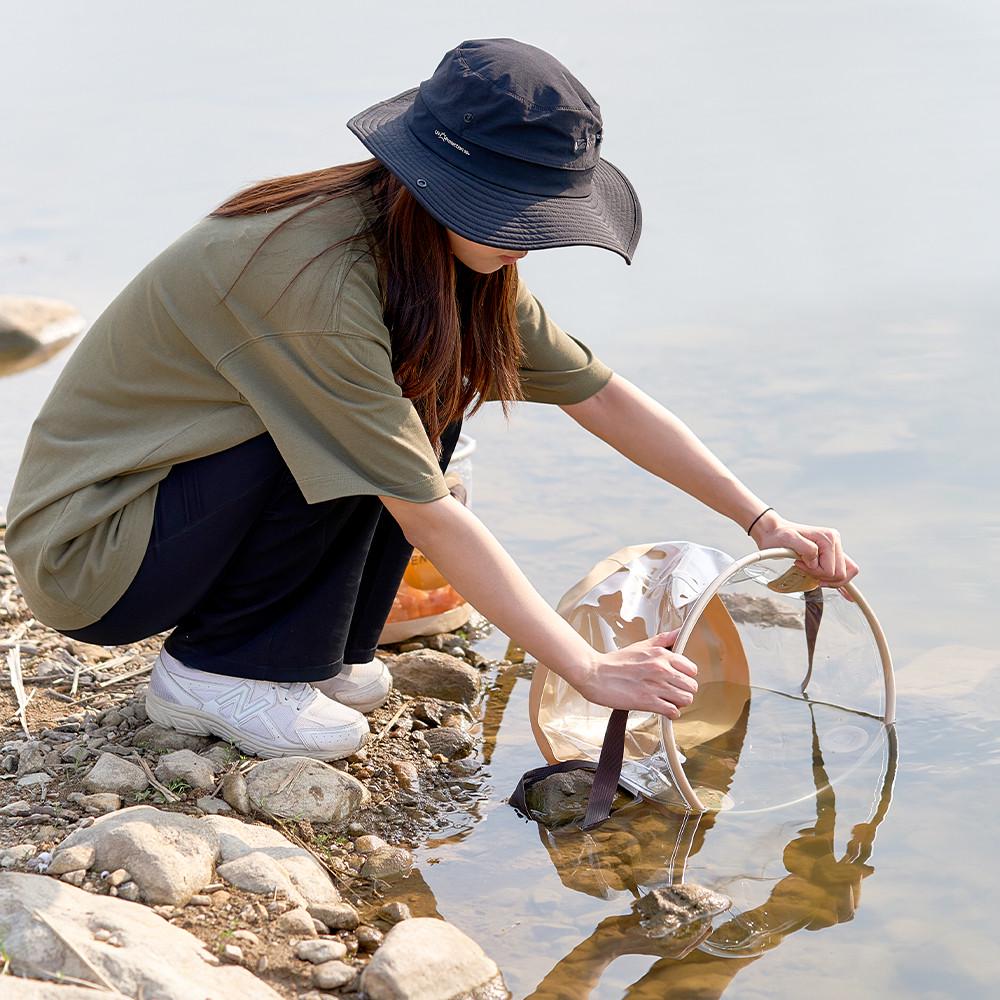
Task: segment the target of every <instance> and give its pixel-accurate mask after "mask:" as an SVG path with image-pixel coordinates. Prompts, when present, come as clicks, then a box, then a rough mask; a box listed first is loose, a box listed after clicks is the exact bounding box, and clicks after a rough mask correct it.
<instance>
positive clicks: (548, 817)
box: [524, 768, 630, 827]
mask: <svg viewBox="0 0 1000 1000" xmlns="http://www.w3.org/2000/svg"><path fill="white" fill-rule="evenodd" d="M593 785H594V772H593V771H586V770H583V769H582V768H581V769H579V770H576V771H561V772H559V773H558V774H550V775H549V776H548V777H547V778H542V780H541V781H536V782H535V783H534V784H533V785H531V787H530V788H528V791H527V794H526V795H525V797H524V798H525V802H526V803H527V806H528V808H529V809H530V810H531V818H532V819H533V820H535V821H537V822H538V823H541V824H542V825H543V826H553V827H556V826H566V825H567V824H569V823H578V822H579V821H580V820H582V819H583V817H584V815H585V814H586V812H587V800H588V799H589V798H590V790H591V788H592V787H593ZM629 801H630V800H629V798H628V796H626V795H623V794H622V793H621V792H618V793H617V794H616V796H615V800H614V802H613V803H612V808H613V809H617V808H618V807H619V806H623V805H626V804H627V803H628V802H629Z"/></svg>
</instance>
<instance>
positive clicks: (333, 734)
mask: <svg viewBox="0 0 1000 1000" xmlns="http://www.w3.org/2000/svg"><path fill="white" fill-rule="evenodd" d="M146 714H147V715H148V716H149V717H150V719H152V720H153V722H156V723H159V724H160V725H161V726H170V727H171V728H172V729H176V730H178V732H182V733H192V734H195V735H199V736H207V735H212V736H220V737H222V738H223V739H225V740H229V741H230V742H231V743H234V744H235V745H236V746H238V747H240V749H242V750H244V751H246V752H247V753H252V754H256V755H257V756H258V757H285V756H294V755H297V754H298V755H301V756H303V757H314V758H316V759H317V760H339V759H340V758H341V757H348V756H350V755H351V754H352V753H355V752H356V751H357V750H358V749H359V748H360V747H361V746H362V744H363V743H364V742H365V740H366V739H367V737H368V732H369V730H368V720H367V719H365V717H364V716H363V715H362V714H361V713H360V712H357V711H355V710H354V709H353V708H350V707H348V706H347V705H343V704H338V703H337V702H335V701H332V700H331V699H329V698H327V697H325V696H324V695H323V694H322V693H321V692H319V691H317V690H316V689H315V688H314V687H312V685H310V684H308V683H306V682H304V681H298V682H296V683H294V684H279V683H277V682H275V681H257V680H250V679H248V678H245V677H227V676H226V675H224V674H213V673H209V672H208V671H205V670H196V669H195V668H194V667H188V666H186V665H185V664H183V663H181V661H180V660H178V659H177V658H176V657H174V656H171V655H170V654H169V653H168V652H167V651H166V650H165V649H161V650H160V655H159V656H158V657H157V658H156V662H155V663H154V664H153V673H152V676H151V678H150V683H149V689H148V691H147V692H146Z"/></svg>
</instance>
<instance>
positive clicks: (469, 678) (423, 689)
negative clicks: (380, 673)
mask: <svg viewBox="0 0 1000 1000" xmlns="http://www.w3.org/2000/svg"><path fill="white" fill-rule="evenodd" d="M385 659H386V663H387V665H388V667H389V670H390V672H391V673H392V683H393V685H394V686H395V688H396V690H397V691H400V692H402V693H403V694H408V695H416V696H418V697H420V696H425V697H430V698H441V699H444V700H445V701H457V702H459V703H460V704H463V705H471V704H473V703H474V702H475V701H476V699H477V698H478V697H479V695H480V691H481V686H482V678H481V677H480V675H479V671H478V670H476V669H475V668H474V667H470V666H469V665H468V664H467V663H466V662H465V661H464V660H460V659H458V657H456V656H452V655H451V654H450V653H439V652H437V651H436V650H433V649H417V650H414V651H413V652H411V653H401V654H400V655H399V656H392V657H388V656H387V657H386V658H385Z"/></svg>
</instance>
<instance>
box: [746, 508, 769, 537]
mask: <svg viewBox="0 0 1000 1000" xmlns="http://www.w3.org/2000/svg"><path fill="white" fill-rule="evenodd" d="M769 510H774V508H773V507H765V508H764V509H763V510H762V511H761V512H760V513H759V514H758V515H757V516H756V517H755V518H754V519H753V520H752V521H751V522H750V527H749V528H747V534H748V535H749V534H750V532H751V531H753V526H754V525H755V524H756V523H757V522H758V521H759V520H760V519H761V518H762V517H763V516H764V515H765V514H766V513H767V512H768V511H769Z"/></svg>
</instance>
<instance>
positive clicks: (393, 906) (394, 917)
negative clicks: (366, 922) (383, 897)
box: [378, 899, 413, 924]
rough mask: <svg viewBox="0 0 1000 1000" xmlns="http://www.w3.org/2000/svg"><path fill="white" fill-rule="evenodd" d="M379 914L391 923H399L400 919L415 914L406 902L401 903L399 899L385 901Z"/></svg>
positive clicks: (405, 918)
mask: <svg viewBox="0 0 1000 1000" xmlns="http://www.w3.org/2000/svg"><path fill="white" fill-rule="evenodd" d="M378 915H379V916H380V917H381V918H382V919H383V920H386V921H388V922H389V923H390V924H398V923H400V921H403V920H409V919H410V917H412V916H413V914H412V913H411V912H410V908H409V907H408V906H407V905H406V903H401V902H399V900H398V899H397V900H393V901H392V902H391V903H383V904H382V906H380V907H379V911H378Z"/></svg>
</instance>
